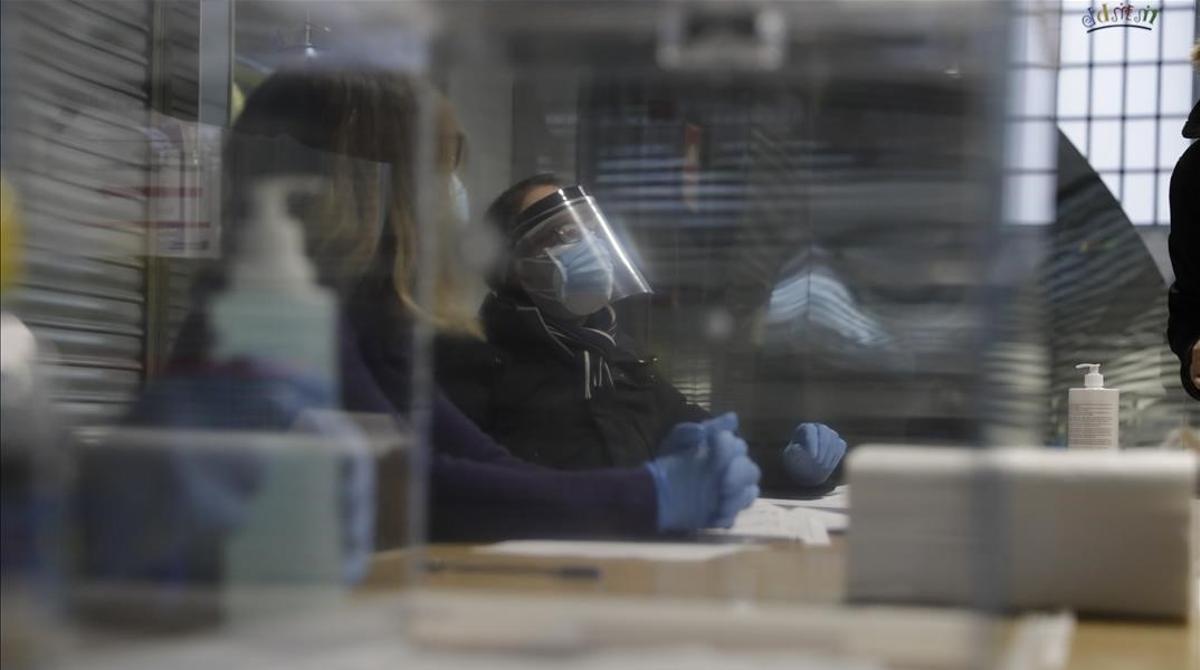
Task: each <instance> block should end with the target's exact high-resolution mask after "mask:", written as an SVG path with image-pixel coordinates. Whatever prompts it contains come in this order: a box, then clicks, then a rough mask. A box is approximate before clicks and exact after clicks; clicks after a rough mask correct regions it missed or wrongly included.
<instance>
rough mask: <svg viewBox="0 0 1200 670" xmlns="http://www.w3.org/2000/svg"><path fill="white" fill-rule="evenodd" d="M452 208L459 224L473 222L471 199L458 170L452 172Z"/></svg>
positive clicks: (464, 224)
mask: <svg viewBox="0 0 1200 670" xmlns="http://www.w3.org/2000/svg"><path fill="white" fill-rule="evenodd" d="M450 208H451V209H450V211H451V212H453V214H454V220H455V221H456V222H457V223H458V225H460V226H464V227H465V226H466V225H467V224H468V223H470V222H471V200H470V198H468V197H467V187H466V186H465V185H463V183H462V179H459V177H458V173H457V172H453V173H451V174H450Z"/></svg>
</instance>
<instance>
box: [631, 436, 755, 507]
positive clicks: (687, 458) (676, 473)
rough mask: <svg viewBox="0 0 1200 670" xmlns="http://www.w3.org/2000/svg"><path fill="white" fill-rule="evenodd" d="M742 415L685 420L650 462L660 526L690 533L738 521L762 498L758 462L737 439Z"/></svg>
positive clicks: (738, 438)
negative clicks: (656, 495) (758, 498)
mask: <svg viewBox="0 0 1200 670" xmlns="http://www.w3.org/2000/svg"><path fill="white" fill-rule="evenodd" d="M737 425H738V422H737V415H736V414H733V413H729V414H724V415H722V416H719V417H717V418H715V419H710V420H708V421H705V422H704V423H680V424H678V425H676V426H675V427H674V428H673V429H671V432H670V433H669V434H668V435H667V437H666V439H664V440H663V442H662V445H661V446H660V456H659V457H658V458H656V459H654V460H653V461H651V462H649V463H647V464H646V468H647V469H648V470H649V471H650V473H651V474H652V475H653V476H654V484H655V488H656V489H657V493H658V529H659V530H660V531H690V530H697V529H699V528H709V527H722V528H728V527H729V526H732V525H733V520H734V518H735V517H736V516H737V514H738V512H740V511H742V510H743V509H745V508H746V507H749V506H750V503H752V502H754V499H755V498H757V497H758V478H759V475H760V474H761V473H760V472H759V469H758V466H757V465H755V464H754V462H753V461H751V460H750V458H749V456H747V452H748V449H747V447H746V443H745V441H743V440H742V439H741V438H740V437H738V436H737V435H736V434H735V432H734V431H736V430H737Z"/></svg>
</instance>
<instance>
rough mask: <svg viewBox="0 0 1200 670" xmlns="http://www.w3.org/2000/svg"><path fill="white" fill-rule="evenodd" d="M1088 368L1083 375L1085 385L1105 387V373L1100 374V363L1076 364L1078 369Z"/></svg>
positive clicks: (1086, 386) (1098, 387)
mask: <svg viewBox="0 0 1200 670" xmlns="http://www.w3.org/2000/svg"><path fill="white" fill-rule="evenodd" d="M1084 368H1087V371H1088V372H1087V374H1085V375H1084V376H1083V387H1084V388H1089V389H1102V388H1104V375H1102V374H1100V364H1099V363H1080V364H1079V365H1076V366H1075V369H1076V370H1083V369H1084Z"/></svg>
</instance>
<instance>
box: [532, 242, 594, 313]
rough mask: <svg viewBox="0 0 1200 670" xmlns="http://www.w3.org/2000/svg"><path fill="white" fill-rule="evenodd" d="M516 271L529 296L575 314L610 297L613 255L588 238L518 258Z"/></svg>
mask: <svg viewBox="0 0 1200 670" xmlns="http://www.w3.org/2000/svg"><path fill="white" fill-rule="evenodd" d="M517 272H518V276H519V278H520V280H521V285H522V287H524V289H525V291H526V292H527V293H529V295H530V296H531V297H533V298H535V299H537V300H538V301H539V302H540V301H549V302H550V303H551V304H553V305H556V306H561V307H562V308H564V309H566V310H567V311H568V312H570V313H571V314H574V315H575V316H587V315H588V314H593V313H595V312H598V311H600V310H601V309H603V308H604V307H605V306H607V305H608V304H609V302H610V301H611V300H612V292H613V264H612V258H611V257H610V256H609V255H608V252H607V251H605V250H604V248H602V247H600V246H599V245H597V244H594V243H592V242H591V241H590V240H588V239H587V238H585V239H583V240H580V241H578V242H571V243H568V244H560V245H558V246H554V247H550V248H548V249H544V250H543V251H542V252H541V253H539V254H538V255H537V256H535V257H533V258H526V259H524V260H522V261H520V263H519V265H518V268H517Z"/></svg>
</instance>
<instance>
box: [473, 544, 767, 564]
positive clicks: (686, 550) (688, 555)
mask: <svg viewBox="0 0 1200 670" xmlns="http://www.w3.org/2000/svg"><path fill="white" fill-rule="evenodd" d="M753 549H758V547H755V546H753V545H742V544H691V543H682V542H573V541H563V540H509V541H507V542H497V543H496V544H491V545H488V546H486V547H480V548H478V549H476V550H475V551H477V552H479V553H484V554H498V555H504V556H566V557H571V558H594V559H634V560H643V561H676V562H698V561H708V560H712V559H714V558H720V557H722V556H729V555H731V554H736V553H739V552H742V551H747V550H753Z"/></svg>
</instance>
